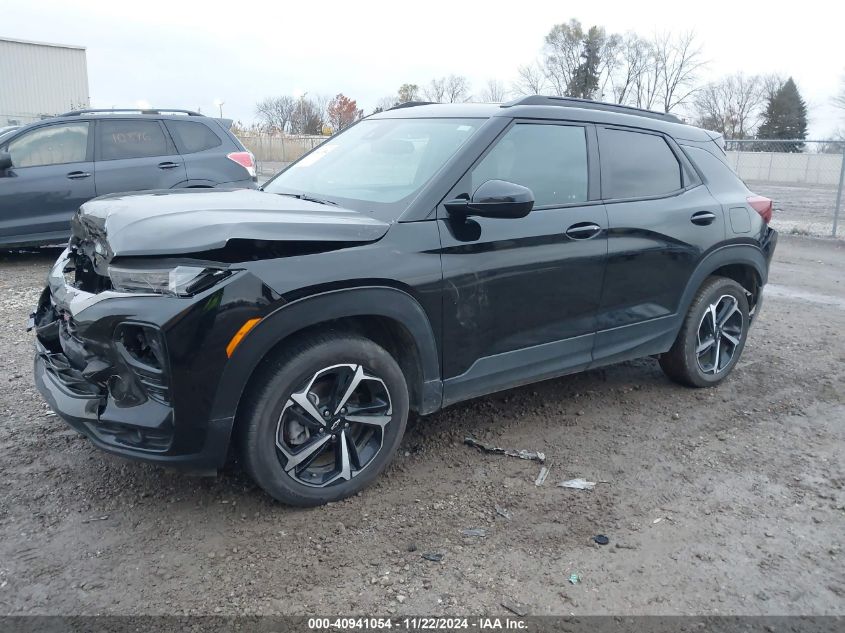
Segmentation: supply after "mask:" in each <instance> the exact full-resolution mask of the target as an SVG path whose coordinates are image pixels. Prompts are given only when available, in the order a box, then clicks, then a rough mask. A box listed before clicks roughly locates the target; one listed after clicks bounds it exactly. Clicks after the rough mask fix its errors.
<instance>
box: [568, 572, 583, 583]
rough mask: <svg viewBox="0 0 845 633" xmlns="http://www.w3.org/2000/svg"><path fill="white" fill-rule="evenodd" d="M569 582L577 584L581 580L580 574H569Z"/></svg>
mask: <svg viewBox="0 0 845 633" xmlns="http://www.w3.org/2000/svg"><path fill="white" fill-rule="evenodd" d="M569 582H571V583H572V584H573V585H577V584H578V583H579V582H581V576H579V575H578V574H570V576H569Z"/></svg>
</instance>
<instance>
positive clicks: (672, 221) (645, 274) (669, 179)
mask: <svg viewBox="0 0 845 633" xmlns="http://www.w3.org/2000/svg"><path fill="white" fill-rule="evenodd" d="M598 138H599V149H600V153H601V167H602V197H603V198H604V201H605V206H606V208H607V214H608V221H609V230H608V257H607V274H606V276H605V282H604V291H603V294H602V299H601V308H600V310H599V316H598V328H599V332H598V334H597V335H596V347H595V350H594V352H593V354H594V357H595V361H596V364H599V363H606V362H614V361H617V360H621V359H623V358H632V357H636V356H644V355H647V354H654V353H658V352H662V351H666V348H668V346H670V345H671V343H672V338H673V337H674V331H675V329H676V327H675V326H676V324H677V319H678V318H680V317H681V316H682V315H678V314H677V312H678V309H679V303H680V300H681V296H682V294H683V292H684V290H685V288H686V284H687V282H688V280H689V278H690V276H691V274H692V272H693V270H694V269H695V267H696V265H697V264H698V262H699V261H700V260H701V257H702V256H703V254H704V253H705V252H706V251H707V250H708V249H710V248H712V247H713V246H714V245H716V244H718V243H720V242H721V241H722V240H724V238H725V224H724V218H723V215H722V208H721V205H720V204H719V203H718V202H717V201H716V200H715V199H714V198H713V196H711V195H710V192H709V191H708V190H707V188H706V187H704V186H703V185H702V184H701V182H700V180H699V179H698V176H697V175H696V174H695V171H694V170H693V168H692V166H691V165H690V163H689V161H688V159H687V158H686V157H685V156H684V155H683V153H682V152H681V151H680V148H678V147H677V145H675V144H674V142H673V141H672V140H671V139H669V138H667V137H664V136H663V135H661V134H657V133H651V132H647V131H643V130H631V129H623V128H610V127H608V128H603V127H599V128H598Z"/></svg>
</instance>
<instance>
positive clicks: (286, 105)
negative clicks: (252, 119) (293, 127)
mask: <svg viewBox="0 0 845 633" xmlns="http://www.w3.org/2000/svg"><path fill="white" fill-rule="evenodd" d="M298 103H299V102H298V101H297V100H296V99H294V98H293V97H289V96H287V95H285V96H282V97H268V98H267V99H264V100H263V101H259V102H258V103H257V104H256V105H255V113H256V115H258V120H259V121H261V124H262V126H263V127H264V128H265V129H266V130H267V131H269V132H279V133H283V132H285V131H287V129H288V127H289V126H290V124H291V122H292V121H293V118H294V116H295V112H296V107H297V104H298Z"/></svg>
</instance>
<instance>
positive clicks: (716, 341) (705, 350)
mask: <svg viewBox="0 0 845 633" xmlns="http://www.w3.org/2000/svg"><path fill="white" fill-rule="evenodd" d="M744 327H745V322H744V318H743V316H742V310H740V307H739V302H738V301H737V299H736V297H734V296H733V295H722V296H721V297H719V298H718V299H717V300H716V301H715V302H713V303H711V304H710V305H709V306H707V310H705V312H704V315H703V316H702V317H701V321H700V323H699V324H698V335H697V337H696V347H695V356H696V360H697V361H698V368H699V369H700V370H701V371H702V372H703V373H705V374H719V373H720V372H722V371H724V369H725V368H726V367H728V366H729V365H730V364H731V360H732V359H733V357H734V355H735V354H736V351H737V349H738V348H739V346H740V343H741V341H742V334H743V328H744Z"/></svg>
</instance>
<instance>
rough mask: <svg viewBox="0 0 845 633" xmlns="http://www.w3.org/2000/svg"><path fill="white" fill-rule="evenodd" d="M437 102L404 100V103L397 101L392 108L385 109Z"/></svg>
mask: <svg viewBox="0 0 845 633" xmlns="http://www.w3.org/2000/svg"><path fill="white" fill-rule="evenodd" d="M435 103H437V102H436V101H406V102H405V103H398V104H396V105H395V106H393V107H392V108H388V109H387V111H388V112H389V111H390V110H400V109H401V108H413V107H414V106H422V105H434V104H435Z"/></svg>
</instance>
